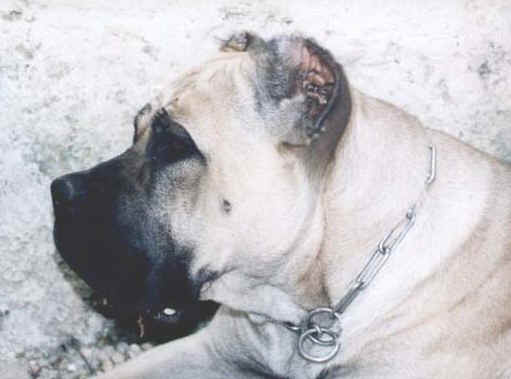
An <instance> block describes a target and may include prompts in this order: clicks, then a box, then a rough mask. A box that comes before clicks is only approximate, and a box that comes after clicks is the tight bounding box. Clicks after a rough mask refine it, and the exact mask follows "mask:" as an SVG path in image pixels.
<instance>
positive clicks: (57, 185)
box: [51, 174, 86, 206]
mask: <svg viewBox="0 0 511 379" xmlns="http://www.w3.org/2000/svg"><path fill="white" fill-rule="evenodd" d="M85 192H86V185H85V180H84V178H83V175H79V174H69V175H64V176H61V177H60V178H57V179H55V180H54V181H53V182H52V183H51V196H52V198H53V203H54V204H55V205H56V206H57V205H60V204H68V203H71V202H73V201H74V200H75V199H76V198H77V197H79V196H81V195H83V194H85Z"/></svg>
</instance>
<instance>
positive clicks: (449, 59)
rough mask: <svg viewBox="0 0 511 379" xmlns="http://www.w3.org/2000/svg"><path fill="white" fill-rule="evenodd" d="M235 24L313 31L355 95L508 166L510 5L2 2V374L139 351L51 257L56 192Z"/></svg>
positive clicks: (103, 362)
mask: <svg viewBox="0 0 511 379" xmlns="http://www.w3.org/2000/svg"><path fill="white" fill-rule="evenodd" d="M49 4H51V5H49ZM240 29H248V30H253V31H256V32H258V33H259V34H261V35H262V36H270V35H272V34H275V33H282V32H286V33H287V32H301V33H303V34H306V35H310V36H313V37H315V38H316V39H317V40H318V41H320V42H321V43H322V44H323V45H325V46H326V47H328V48H329V49H330V50H332V51H333V52H334V54H335V55H336V56H337V57H338V59H339V60H340V62H342V63H343V64H344V66H345V69H346V71H347V73H348V75H349V78H350V80H351V83H352V84H353V85H354V86H356V87H358V88H360V89H362V90H363V91H365V92H367V93H370V94H372V95H375V96H378V97H381V98H384V99H386V100H388V101H391V102H394V103H396V104H398V105H400V106H402V107H404V108H405V109H407V110H408V111H410V112H412V113H413V114H415V115H417V116H418V117H419V119H421V120H422V121H423V123H424V124H425V125H427V126H430V127H432V128H436V129H440V130H444V131H447V132H448V133H450V134H452V135H455V136H458V137H460V138H462V139H464V140H465V141H468V142H470V143H472V144H474V145H475V146H477V147H479V148H481V149H483V150H486V151H488V152H490V153H492V154H495V155H497V156H498V157H500V158H503V159H507V160H511V45H510V44H509V41H511V3H509V1H507V0H479V1H473V0H459V1H455V0H453V1H427V2H402V1H398V0H392V1H386V2H374V1H369V0H367V1H366V0H358V1H355V0H345V1H337V0H325V1H321V0H319V1H314V2H313V3H311V2H308V1H293V2H289V1H284V0H279V1H270V0H267V1H259V2H254V1H243V0H242V1H239V0H238V1H230V0H220V1H206V0H202V1H184V0H176V1H172V2H162V1H158V0H149V1H143V2H142V1H133V0H126V1H122V2H121V1H116V2H109V1H100V0H90V1H86V2H84V1H80V0H54V1H51V2H48V1H42V0H20V1H16V0H2V1H1V2H0V33H1V38H0V109H1V110H2V117H1V118H0V132H1V133H0V151H1V156H0V172H1V174H0V246H1V247H0V258H1V259H0V377H2V378H11V377H16V378H23V375H25V374H26V376H31V377H33V378H63V379H67V378H84V377H88V376H89V375H90V374H91V373H93V372H96V371H98V370H106V369H109V368H111V367H113V366H114V365H115V364H118V363H119V362H121V361H122V360H124V359H127V358H130V357H133V356H135V355H137V354H138V353H139V352H140V351H141V349H140V347H139V346H138V345H131V346H130V345H128V344H127V343H125V342H123V341H125V340H126V338H125V336H123V334H122V333H119V332H118V331H117V330H116V329H115V328H114V327H113V323H112V322H111V321H107V320H105V319H104V318H102V317H101V316H99V315H98V314H97V313H96V312H94V311H93V310H92V309H91V308H90V306H89V305H88V303H87V301H85V302H84V301H83V299H88V298H90V296H91V294H90V291H89V290H88V289H87V287H86V286H85V285H84V284H83V283H81V281H80V280H79V279H77V278H76V276H75V275H74V274H73V273H72V272H70V271H69V269H67V268H66V266H65V265H64V264H63V263H62V261H61V260H60V259H59V257H58V255H57V254H56V253H55V248H54V246H53V242H52V211H51V202H50V196H49V183H50V181H51V179H53V178H55V177H56V176H59V175H61V174H63V173H66V172H69V171H71V170H78V169H83V168H86V167H89V166H91V165H93V164H95V163H96V162H98V161H100V160H103V159H106V158H108V157H111V156H113V155H114V154H117V153H120V152H122V151H123V150H124V149H125V148H126V147H127V146H128V145H129V143H130V141H131V133H132V130H131V124H132V119H133V116H134V115H135V113H136V111H137V110H138V109H139V108H140V107H141V106H142V105H143V104H144V103H145V102H146V101H147V100H149V99H150V98H151V97H153V96H154V95H155V94H156V93H157V92H158V90H159V88H161V86H162V83H164V82H167V81H168V80H169V79H171V78H173V77H174V76H175V75H176V74H177V73H179V72H180V71H181V70H182V69H184V68H187V67H189V66H191V65H194V64H196V63H198V62H200V61H201V60H203V59H204V58H206V57H208V56H210V55H211V54H213V53H214V51H215V49H216V45H217V44H218V41H217V39H218V38H225V37H226V36H227V35H228V34H229V32H230V31H233V30H240Z"/></svg>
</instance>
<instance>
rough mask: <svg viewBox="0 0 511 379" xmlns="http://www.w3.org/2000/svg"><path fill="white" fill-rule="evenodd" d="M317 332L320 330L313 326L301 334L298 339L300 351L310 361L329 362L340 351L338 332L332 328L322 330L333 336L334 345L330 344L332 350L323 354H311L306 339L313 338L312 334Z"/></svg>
mask: <svg viewBox="0 0 511 379" xmlns="http://www.w3.org/2000/svg"><path fill="white" fill-rule="evenodd" d="M317 332H318V331H317V329H316V328H311V329H309V330H306V331H305V332H303V333H302V334H301V335H300V338H299V339H298V352H299V353H300V355H301V356H302V357H303V358H305V359H307V360H308V361H310V362H315V363H323V362H328V361H329V360H330V359H332V358H333V357H335V356H336V355H337V353H338V352H339V349H340V347H341V344H340V343H339V341H338V340H337V334H336V333H334V332H332V331H331V330H322V331H321V332H322V333H324V334H327V335H329V336H330V337H331V338H332V340H333V341H334V343H333V344H332V345H330V346H331V347H332V348H331V349H330V351H329V352H328V353H326V354H323V355H312V354H309V353H308V352H307V351H306V349H305V341H307V340H311V339H312V338H311V336H312V335H313V334H315V333H317Z"/></svg>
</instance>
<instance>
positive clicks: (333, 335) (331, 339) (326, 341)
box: [301, 307, 341, 346]
mask: <svg viewBox="0 0 511 379" xmlns="http://www.w3.org/2000/svg"><path fill="white" fill-rule="evenodd" d="M322 313H327V314H328V315H330V317H331V318H332V324H331V325H328V326H322V325H319V324H318V323H317V322H315V321H314V317H316V316H318V315H320V314H322ZM340 322H341V318H340V317H339V314H337V313H336V312H335V311H334V310H333V309H331V308H327V307H321V308H316V309H313V310H312V311H310V312H309V315H308V316H307V319H306V322H305V323H304V324H303V328H302V333H301V334H303V333H305V332H306V331H308V330H310V329H316V331H317V333H315V334H313V333H311V334H309V339H310V340H311V341H312V342H314V343H315V344H317V345H321V346H333V345H334V344H336V343H337V338H338V337H339V335H338V333H337V332H336V331H334V330H332V327H333V326H334V325H335V324H336V323H339V324H340ZM326 331H328V332H329V333H325V332H326ZM324 336H327V338H322V337H324Z"/></svg>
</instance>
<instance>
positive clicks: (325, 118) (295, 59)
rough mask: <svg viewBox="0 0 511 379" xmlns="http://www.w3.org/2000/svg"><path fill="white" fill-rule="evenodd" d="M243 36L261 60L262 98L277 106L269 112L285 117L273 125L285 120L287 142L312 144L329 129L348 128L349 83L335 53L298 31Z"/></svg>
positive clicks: (282, 122)
mask: <svg viewBox="0 0 511 379" xmlns="http://www.w3.org/2000/svg"><path fill="white" fill-rule="evenodd" d="M237 40H239V37H238V39H237ZM243 40H246V41H248V43H247V44H245V46H244V48H245V50H248V51H249V52H251V53H252V54H253V55H254V57H255V59H256V62H257V71H258V74H257V76H258V78H257V83H258V86H257V87H258V88H257V92H258V96H259V97H260V99H261V100H260V103H261V104H263V108H264V104H267V105H268V106H269V107H273V111H271V110H270V109H267V111H268V114H279V118H280V119H281V122H271V123H270V124H271V125H277V124H280V125H281V127H282V128H283V129H282V130H278V131H277V133H278V134H279V135H280V137H281V141H282V142H283V143H286V144H288V145H291V146H308V145H311V144H313V143H314V141H316V140H320V139H321V137H322V136H323V135H325V134H326V133H325V132H326V131H327V130H328V129H329V128H336V130H337V131H339V132H342V130H344V127H345V126H346V124H347V122H348V118H349V114H350V110H351V100H350V94H349V85H348V82H347V80H346V77H345V75H344V72H343V69H342V66H341V65H340V64H339V63H337V62H336V60H335V59H334V57H333V56H332V54H330V52H328V51H327V50H326V49H324V48H322V47H321V46H319V45H318V44H317V43H316V42H314V41H313V40H312V39H308V38H303V37H297V36H286V37H278V38H274V39H272V40H270V41H268V42H264V41H263V42H261V41H262V40H261V39H260V38H258V37H255V36H253V35H249V36H248V37H245V38H244V39H243ZM274 121H275V120H274ZM338 134H340V133H338ZM330 137H332V135H330ZM314 144H317V143H314Z"/></svg>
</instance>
